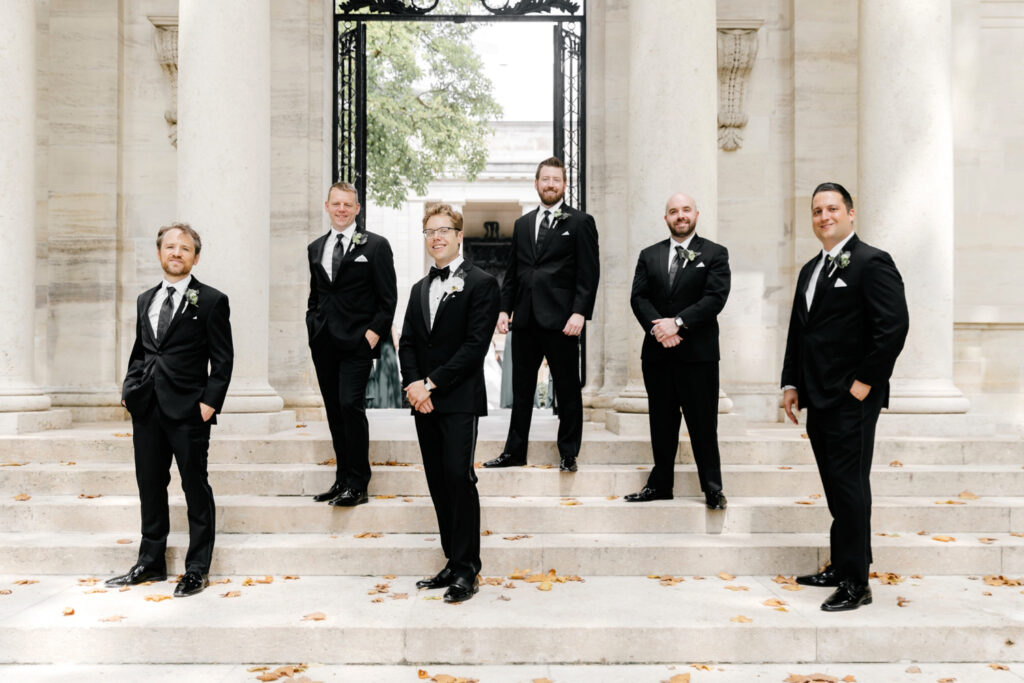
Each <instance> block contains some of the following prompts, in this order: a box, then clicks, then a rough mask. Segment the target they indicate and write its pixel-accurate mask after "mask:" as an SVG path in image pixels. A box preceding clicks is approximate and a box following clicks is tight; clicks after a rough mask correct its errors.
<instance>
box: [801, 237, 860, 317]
mask: <svg viewBox="0 0 1024 683" xmlns="http://www.w3.org/2000/svg"><path fill="white" fill-rule="evenodd" d="M858 244H860V240H859V239H857V235H854V236H853V237H851V238H850V241H849V242H847V243H846V244H845V245H844V246H843V249H842V251H848V252H850V257H851V258H853V256H854V254H855V253H856V250H857V245H858ZM818 258H819V259H820V258H821V255H820V254H819V255H818ZM823 267H827V265H826V266H823ZM841 272H842V270H841V269H840V268H839V267H838V266H837V267H836V269H835V272H834V273H832V275H831V276H827V277H826V279H825V282H824V284H823V286H821V287H819V288H818V289H815V290H814V299H813V300H812V301H811V309H810V310H809V311H807V317H808V318H810V317H811V316H812V314H814V313H815V312H817V311H818V310H820V309H821V305H822V302H823V301H824V300H825V297H827V296H830V295H831V294H832V290H833V289H834V288H835V284H836V278H837V277H839V274H840V273H841ZM826 275H827V274H826Z"/></svg>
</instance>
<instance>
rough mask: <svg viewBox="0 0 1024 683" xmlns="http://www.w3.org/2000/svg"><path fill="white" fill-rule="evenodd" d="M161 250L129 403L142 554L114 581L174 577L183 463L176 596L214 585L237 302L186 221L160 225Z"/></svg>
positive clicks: (140, 318) (146, 298)
mask: <svg viewBox="0 0 1024 683" xmlns="http://www.w3.org/2000/svg"><path fill="white" fill-rule="evenodd" d="M156 247H157V256H158V257H159V259H160V265H161V267H162V268H163V271H164V279H163V281H162V282H161V283H160V284H159V285H157V286H156V287H154V288H152V289H150V290H148V291H146V292H143V293H142V294H141V295H140V296H139V298H138V302H137V308H136V321H135V345H134V346H133V347H132V353H131V356H130V357H129V359H128V372H127V374H126V375H125V378H124V388H123V391H122V398H121V404H122V405H123V406H125V408H127V409H128V412H129V413H131V416H132V442H133V444H134V446H135V479H136V481H137V483H138V485H139V500H140V503H141V509H142V543H141V544H140V545H139V558H138V560H137V561H136V563H135V566H133V567H132V568H131V569H130V570H128V573H127V574H123V575H121V576H117V577H114V578H112V579H109V580H108V581H107V585H108V586H131V585H135V584H139V583H143V582H145V581H163V580H164V579H166V578H167V563H166V560H165V558H164V555H165V553H166V550H167V534H168V532H169V531H170V517H169V514H168V510H167V484H168V483H170V480H171V476H170V473H169V468H170V466H171V458H172V457H173V458H174V460H175V461H176V462H177V464H178V473H179V474H180V475H181V488H182V490H183V491H184V493H185V503H186V504H187V506H188V539H189V542H188V552H187V553H186V555H185V574H184V575H183V576H182V578H181V580H180V581H179V582H178V585H177V587H176V588H175V589H174V595H175V597H186V596H189V595H195V594H196V593H199V592H200V591H202V590H203V589H204V588H206V586H208V585H209V579H208V576H207V575H208V574H209V573H210V562H211V559H212V557H213V539H214V527H215V517H214V513H215V507H214V502H213V490H212V489H211V488H210V484H209V481H208V480H207V473H206V456H207V451H208V449H209V446H210V425H212V424H214V423H216V421H217V417H216V414H217V412H218V411H220V409H221V406H223V405H224V397H225V396H226V395H227V393H228V383H229V382H230V381H231V368H232V365H233V363H234V351H233V347H232V344H231V323H230V322H229V320H228V318H229V316H230V309H229V307H228V298H227V296H225V295H224V294H222V293H221V292H219V291H217V290H216V289H214V288H213V287H210V286H208V285H205V284H203V283H201V282H199V280H197V279H196V278H195V277H193V276H192V274H191V271H192V266H194V265H195V264H197V263H199V252H200V251H201V250H202V248H203V242H202V240H201V239H200V238H199V234H198V233H197V232H196V231H195V230H193V229H192V228H191V227H190V226H188V225H187V224H185V223H172V224H171V225H167V226H164V227H162V228H160V231H159V232H158V233H157V238H156Z"/></svg>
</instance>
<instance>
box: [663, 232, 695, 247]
mask: <svg viewBox="0 0 1024 683" xmlns="http://www.w3.org/2000/svg"><path fill="white" fill-rule="evenodd" d="M696 236H697V231H696V230H694V231H693V232H691V233H690V236H689V237H687V238H686V239H685V240H683V241H682V242H680V241H678V240H677V239H676V238H675V236H672V237H670V238H669V241H670V242H671V243H672V244H671V245H670V246H672V247H682V248H683V249H689V248H690V242H692V241H693V238H694V237H696Z"/></svg>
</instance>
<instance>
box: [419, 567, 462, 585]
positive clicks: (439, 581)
mask: <svg viewBox="0 0 1024 683" xmlns="http://www.w3.org/2000/svg"><path fill="white" fill-rule="evenodd" d="M454 580H455V572H453V571H452V570H451V569H449V568H448V567H445V568H444V569H442V570H441V571H440V572H438V574H437V576H432V577H430V578H429V579H421V580H419V581H417V582H416V587H417V588H426V589H427V590H430V589H433V588H445V587H447V586H450V585H452V582H453V581H454Z"/></svg>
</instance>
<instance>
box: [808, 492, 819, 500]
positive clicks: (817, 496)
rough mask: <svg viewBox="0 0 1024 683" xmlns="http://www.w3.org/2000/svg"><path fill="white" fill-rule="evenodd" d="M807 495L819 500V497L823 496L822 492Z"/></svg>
mask: <svg viewBox="0 0 1024 683" xmlns="http://www.w3.org/2000/svg"><path fill="white" fill-rule="evenodd" d="M807 497H808V498H813V499H814V500H818V499H819V498H821V494H820V493H812V494H811V495H809V496H807Z"/></svg>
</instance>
